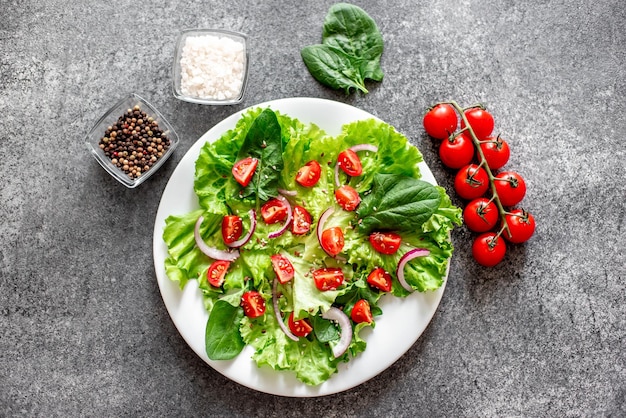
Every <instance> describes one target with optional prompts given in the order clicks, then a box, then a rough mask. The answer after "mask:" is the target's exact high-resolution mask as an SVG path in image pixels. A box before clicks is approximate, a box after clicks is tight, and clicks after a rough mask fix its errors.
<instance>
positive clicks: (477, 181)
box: [454, 164, 489, 200]
mask: <svg viewBox="0 0 626 418" xmlns="http://www.w3.org/2000/svg"><path fill="white" fill-rule="evenodd" d="M488 189H489V176H488V175H487V172H486V171H485V170H484V169H483V168H482V167H479V166H477V165H476V164H469V165H466V166H465V167H463V168H462V169H460V170H459V172H458V173H456V177H455V178H454V190H456V192H457V194H458V195H459V196H461V197H462V198H463V199H467V200H472V199H476V198H477V197H481V196H482V195H484V194H485V193H486V192H487V190H488Z"/></svg>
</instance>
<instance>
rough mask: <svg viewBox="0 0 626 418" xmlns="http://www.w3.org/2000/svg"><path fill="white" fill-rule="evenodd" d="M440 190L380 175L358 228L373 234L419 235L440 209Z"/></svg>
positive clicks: (366, 200) (361, 211)
mask: <svg viewBox="0 0 626 418" xmlns="http://www.w3.org/2000/svg"><path fill="white" fill-rule="evenodd" d="M440 203H441V195H440V193H439V191H438V190H437V188H436V187H435V186H433V185H432V184H430V183H428V182H425V181H423V180H417V179H415V178H413V177H407V176H403V175H398V174H376V175H375V176H374V182H373V185H372V191H371V193H370V194H369V195H367V196H365V197H364V198H363V201H362V202H361V204H360V205H359V208H358V209H357V216H358V218H359V220H358V225H359V227H360V228H362V229H363V230H365V231H366V232H368V233H369V232H371V231H373V230H396V231H415V230H417V229H419V228H421V226H422V224H423V223H424V222H426V221H427V220H428V219H429V218H430V217H431V216H432V215H433V214H434V213H435V211H436V210H437V208H439V204H440Z"/></svg>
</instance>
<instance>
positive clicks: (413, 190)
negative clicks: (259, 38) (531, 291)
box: [163, 108, 461, 385]
mask: <svg viewBox="0 0 626 418" xmlns="http://www.w3.org/2000/svg"><path fill="white" fill-rule="evenodd" d="M364 143H365V144H371V145H374V146H376V147H377V152H371V151H368V152H364V153H360V159H361V162H362V165H363V174H362V175H360V176H358V177H350V176H347V175H346V174H344V173H343V172H341V173H340V174H339V176H340V177H339V178H340V181H341V182H342V183H343V184H348V185H350V186H352V187H353V188H354V189H356V190H357V191H358V192H359V195H360V196H361V198H362V200H361V203H360V205H359V207H358V208H357V210H356V211H346V210H343V209H342V207H340V206H339V205H338V203H337V202H336V200H335V196H334V191H335V189H336V188H337V186H336V179H335V172H334V168H335V164H336V162H337V157H338V155H339V153H340V152H341V151H343V150H345V149H348V148H350V147H353V146H355V145H358V144H364ZM247 157H254V158H256V159H257V160H258V166H257V167H256V171H255V173H254V176H253V177H252V180H251V181H250V183H249V184H248V185H247V186H246V187H243V186H241V185H240V184H239V183H238V182H237V181H235V179H234V178H233V173H232V169H233V166H234V165H235V163H236V162H237V161H240V160H241V159H243V158H247ZM312 160H315V161H317V162H319V164H320V166H321V169H322V172H321V177H320V179H319V181H318V182H317V183H316V185H315V186H313V187H303V186H301V185H300V184H298V182H296V180H295V179H296V175H297V173H298V171H299V169H300V168H301V167H303V166H304V165H305V164H306V163H307V162H309V161H312ZM421 161H422V156H421V154H420V152H419V150H418V149H417V148H415V147H414V146H412V145H410V144H409V143H408V141H407V139H406V137H404V136H403V135H402V134H400V133H398V132H397V131H396V130H395V129H394V128H393V127H391V126H390V125H388V124H386V123H384V122H381V121H377V120H374V119H368V120H360V121H356V122H353V123H350V124H347V125H345V126H343V127H342V132H341V134H339V135H338V136H329V135H327V134H326V133H325V132H324V131H323V130H321V129H320V128H319V127H318V126H316V125H314V124H304V123H302V122H300V121H299V120H297V119H294V118H291V117H289V116H288V115H284V114H281V113H279V112H275V111H272V110H270V109H269V108H266V109H261V108H255V109H251V110H248V111H247V112H246V113H244V114H243V115H242V117H241V119H240V120H239V121H238V122H237V125H236V127H235V128H234V129H232V130H230V131H228V132H226V133H224V134H223V136H222V137H221V138H219V139H218V140H217V141H215V142H212V143H206V144H205V145H204V146H203V147H202V149H201V151H200V155H199V157H198V159H197V161H196V165H195V180H194V190H195V193H196V195H197V196H198V203H199V209H197V210H194V211H192V212H190V213H187V214H182V215H170V216H169V217H168V218H167V219H166V225H165V228H164V232H163V239H164V241H165V243H166V244H167V247H168V258H167V259H166V261H165V269H166V273H167V275H168V277H169V278H170V280H173V281H176V282H178V283H179V285H180V287H181V288H183V287H184V286H185V285H186V283H187V282H188V281H189V280H197V281H198V282H199V287H200V289H201V291H202V294H203V300H204V305H205V307H206V309H207V311H208V312H209V321H208V323H207V328H206V340H205V341H206V350H207V354H208V355H209V358H211V359H229V358H233V357H235V356H236V355H238V354H239V353H240V351H241V350H242V349H243V347H244V346H245V345H246V344H249V345H251V346H252V347H253V348H254V349H255V352H254V354H253V359H254V360H255V361H256V363H257V364H258V365H259V367H260V366H263V365H268V366H270V367H272V368H273V369H275V370H291V371H293V372H295V374H296V376H297V378H298V379H299V380H301V381H302V382H304V383H306V384H310V385H317V384H320V383H321V382H323V381H325V380H327V379H328V378H329V377H331V376H332V375H333V374H334V373H335V372H336V371H337V365H338V364H339V363H340V362H347V361H349V359H350V358H351V357H354V356H356V355H358V354H359V353H360V352H362V351H363V350H365V348H366V342H365V341H364V340H363V339H362V338H361V337H360V335H359V334H360V332H361V330H362V329H363V328H365V327H368V326H371V327H374V326H375V322H372V323H367V322H362V323H352V325H353V326H352V339H351V341H350V344H349V347H348V350H347V351H346V352H345V353H344V354H342V355H340V356H339V357H337V358H335V356H334V355H333V351H332V347H334V346H336V345H337V344H338V340H339V338H340V331H341V330H340V329H339V328H338V327H337V325H336V323H335V322H334V321H329V320H327V319H324V318H323V317H322V316H321V315H322V314H323V313H324V312H327V311H328V310H329V309H331V307H338V308H339V309H341V310H342V311H343V312H345V313H346V314H347V316H350V312H351V311H352V309H353V307H354V305H355V303H356V302H357V301H359V300H361V299H365V300H366V301H367V302H368V303H369V305H370V307H371V313H372V315H373V316H374V318H375V317H376V316H378V315H381V314H382V310H381V308H380V306H379V300H380V297H381V296H382V295H383V294H385V293H386V292H383V291H381V290H378V289H376V288H373V287H371V286H370V285H369V284H368V283H367V277H368V274H369V273H370V272H372V271H373V270H374V269H376V268H379V267H382V268H383V269H384V270H385V271H386V272H389V273H390V275H391V276H392V277H393V284H392V288H391V290H390V292H389V293H391V294H393V295H394V296H397V297H405V296H407V295H408V294H409V292H408V291H407V290H406V289H405V288H404V287H403V286H401V285H400V283H398V280H397V277H396V269H397V267H398V264H399V262H400V259H401V257H402V255H403V254H406V253H407V252H409V251H411V250H414V249H415V248H422V249H426V250H428V251H429V255H427V256H424V257H418V258H415V259H412V260H411V261H410V262H408V263H407V264H406V266H405V267H404V268H403V272H404V275H405V280H406V282H407V283H408V284H409V285H410V286H411V288H412V289H415V290H417V291H420V292H424V291H431V290H435V289H437V288H439V287H440V286H441V285H442V284H443V281H444V279H445V274H446V270H447V265H448V262H449V259H450V257H451V255H452V251H453V247H452V244H451V242H450V238H449V234H450V231H451V230H452V228H453V227H454V225H460V223H461V211H460V209H459V208H457V207H455V206H453V205H452V204H451V202H450V199H449V197H448V196H447V194H446V192H445V190H444V189H443V188H441V187H439V186H433V185H430V184H428V183H426V182H424V181H421V180H419V179H420V177H421V176H420V170H419V167H418V163H420V162H421ZM285 191H287V192H285ZM280 193H283V194H284V197H285V198H286V199H287V200H288V201H289V203H290V204H291V205H299V206H302V207H304V208H306V210H307V211H308V212H309V213H310V214H311V217H312V228H311V230H310V231H309V233H307V234H303V235H295V234H293V233H292V232H291V230H287V231H286V232H285V233H283V234H281V235H280V236H278V237H276V238H269V237H268V236H269V235H270V234H271V233H272V232H273V231H274V232H275V231H276V230H277V229H279V228H281V225H280V224H266V223H264V222H263V221H262V220H260V221H259V222H258V223H257V225H256V229H255V230H254V233H253V235H252V237H251V239H250V240H249V241H247V242H246V243H245V244H244V245H243V246H241V247H240V248H238V251H239V256H238V258H237V259H236V260H234V261H233V262H232V263H231V264H230V266H229V267H228V271H227V273H226V276H225V281H224V283H223V285H221V286H220V287H215V286H213V285H211V284H210V283H209V282H208V279H207V270H208V269H209V266H210V265H211V264H212V263H213V262H214V261H215V260H213V259H211V258H209V257H207V256H206V255H205V254H204V253H203V252H201V251H200V249H199V248H198V246H197V245H196V241H195V239H194V227H195V225H196V221H197V220H198V218H199V217H200V216H203V217H204V221H203V222H202V223H201V225H200V229H199V232H200V234H201V236H202V239H203V240H204V241H205V242H206V244H207V245H209V246H212V247H215V248H217V249H221V250H227V249H228V248H227V247H226V245H225V244H224V241H223V238H222V231H221V225H222V219H223V218H224V217H225V216H226V215H232V214H236V215H239V216H240V217H241V218H242V219H243V225H244V228H249V225H251V223H252V219H250V216H249V214H250V212H251V211H250V210H251V209H254V210H256V211H258V210H259V209H260V208H261V206H262V205H263V204H265V203H266V202H267V201H268V200H269V199H271V198H275V197H277V196H279V194H280ZM329 208H332V209H334V212H333V213H332V215H331V216H330V218H328V221H327V222H326V225H328V226H332V227H335V226H337V227H340V228H341V229H342V231H343V234H344V237H345V245H344V247H343V250H342V251H341V253H340V254H338V255H337V256H336V257H331V256H329V255H328V254H327V253H326V252H325V251H324V250H323V249H322V247H321V246H320V242H319V240H318V236H317V234H316V231H315V228H316V225H317V220H319V219H320V216H321V215H322V214H323V213H324V212H325V211H327V209H329ZM378 230H393V231H394V232H395V233H397V234H399V235H400V236H401V237H402V243H401V246H400V248H399V250H398V251H397V252H396V253H394V254H390V255H386V254H381V253H379V252H377V251H375V250H374V249H373V247H372V245H371V244H370V242H369V241H368V236H369V234H370V233H371V232H372V231H378ZM275 254H281V255H283V256H284V257H286V258H287V259H288V260H289V261H290V262H291V264H292V265H293V268H294V270H295V275H294V277H293V279H292V280H290V281H289V282H287V283H284V284H282V283H278V286H277V289H273V282H274V281H275V277H276V273H275V272H274V269H273V266H272V261H271V259H270V257H271V256H272V255H275ZM323 267H332V268H339V269H341V271H342V272H343V275H344V277H345V280H344V281H343V283H342V284H341V285H340V286H339V287H337V288H336V289H331V290H326V291H321V290H319V289H318V287H316V285H315V283H314V280H313V278H312V277H311V272H312V271H313V270H316V269H319V268H323ZM250 290H255V291H257V292H259V293H260V295H261V296H262V297H263V299H264V300H265V302H266V303H265V305H266V310H265V313H264V314H263V315H261V316H259V317H256V318H250V317H248V316H246V315H244V310H243V308H242V307H241V302H242V296H243V295H244V293H245V292H247V291H250ZM274 290H276V292H274ZM273 296H274V297H277V298H278V303H277V306H278V309H279V310H280V313H279V316H280V317H281V318H284V321H285V322H287V318H288V317H289V316H290V314H293V315H294V317H295V318H298V319H301V318H305V319H306V320H307V321H308V322H309V323H310V324H311V326H312V328H313V332H311V333H310V334H309V335H307V336H306V337H301V338H299V339H298V341H293V340H292V339H290V338H288V336H287V335H286V333H285V332H284V331H283V329H281V326H279V323H278V321H277V315H276V313H275V312H274V306H273V304H272V300H273V299H272V298H273Z"/></svg>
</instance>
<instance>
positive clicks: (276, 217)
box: [261, 199, 288, 225]
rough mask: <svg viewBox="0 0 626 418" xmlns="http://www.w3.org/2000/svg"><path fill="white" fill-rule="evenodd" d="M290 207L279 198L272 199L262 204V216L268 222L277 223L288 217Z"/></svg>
mask: <svg viewBox="0 0 626 418" xmlns="http://www.w3.org/2000/svg"><path fill="white" fill-rule="evenodd" d="M287 212H288V208H287V205H285V203H283V202H282V201H280V200H278V199H271V200H270V201H268V202H267V203H266V204H264V205H263V206H261V217H262V218H263V221H265V223H266V224H268V225H269V224H275V223H278V222H282V221H284V220H285V219H287Z"/></svg>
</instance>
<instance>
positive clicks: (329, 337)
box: [311, 316, 340, 343]
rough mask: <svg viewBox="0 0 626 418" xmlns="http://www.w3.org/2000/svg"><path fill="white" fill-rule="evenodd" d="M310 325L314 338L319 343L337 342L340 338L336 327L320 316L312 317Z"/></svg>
mask: <svg viewBox="0 0 626 418" xmlns="http://www.w3.org/2000/svg"><path fill="white" fill-rule="evenodd" d="M311 325H313V332H314V333H315V337H316V338H317V340H318V341H319V342H321V343H327V342H329V341H333V340H337V339H339V337H340V335H339V331H338V330H337V327H336V326H335V325H334V324H333V323H332V322H331V321H329V320H328V319H324V318H322V317H321V316H314V317H312V318H311Z"/></svg>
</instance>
